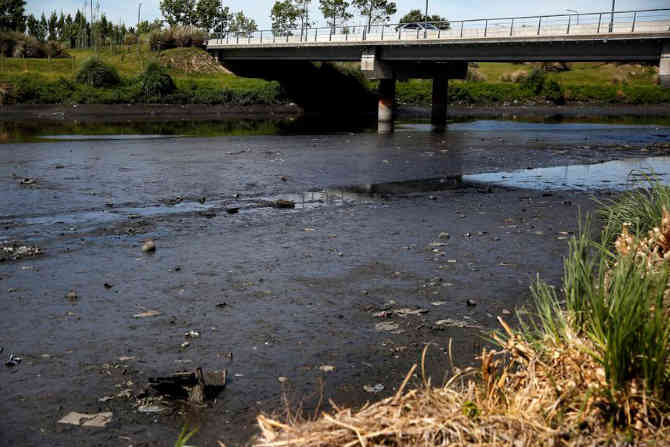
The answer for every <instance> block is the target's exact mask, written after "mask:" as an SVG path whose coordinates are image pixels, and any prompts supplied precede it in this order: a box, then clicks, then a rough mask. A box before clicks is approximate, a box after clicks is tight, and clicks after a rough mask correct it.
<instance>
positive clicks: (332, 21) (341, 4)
mask: <svg viewBox="0 0 670 447" xmlns="http://www.w3.org/2000/svg"><path fill="white" fill-rule="evenodd" d="M349 6H351V4H350V3H349V2H347V1H346V0H319V9H320V10H321V13H322V14H323V16H324V17H325V18H326V21H327V22H328V25H330V26H331V27H332V28H333V32H335V29H336V28H337V21H338V20H339V21H340V23H344V22H346V21H347V20H349V19H351V18H352V17H353V16H354V15H353V14H351V13H350V12H349Z"/></svg>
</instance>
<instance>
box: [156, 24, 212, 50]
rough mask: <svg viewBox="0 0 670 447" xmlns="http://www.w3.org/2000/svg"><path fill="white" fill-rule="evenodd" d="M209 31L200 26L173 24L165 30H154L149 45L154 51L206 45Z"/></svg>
mask: <svg viewBox="0 0 670 447" xmlns="http://www.w3.org/2000/svg"><path fill="white" fill-rule="evenodd" d="M206 40H207V33H206V32H205V31H203V30H200V29H198V28H187V27H185V26H173V27H171V28H168V29H165V30H162V31H160V30H157V31H152V32H151V34H150V35H149V45H150V47H151V50H152V51H161V50H169V49H171V48H177V47H179V48H184V47H200V48H202V47H204V44H205V41H206Z"/></svg>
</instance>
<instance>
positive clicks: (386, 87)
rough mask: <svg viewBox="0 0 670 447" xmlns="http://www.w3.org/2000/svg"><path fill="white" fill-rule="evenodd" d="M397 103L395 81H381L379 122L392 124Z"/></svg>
mask: <svg viewBox="0 0 670 447" xmlns="http://www.w3.org/2000/svg"><path fill="white" fill-rule="evenodd" d="M394 103H395V79H394V78H391V79H380V80H379V110H378V115H377V118H378V121H379V122H380V123H382V122H392V121H393V106H394Z"/></svg>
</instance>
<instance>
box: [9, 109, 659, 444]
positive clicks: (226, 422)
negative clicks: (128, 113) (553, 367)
mask: <svg viewBox="0 0 670 447" xmlns="http://www.w3.org/2000/svg"><path fill="white" fill-rule="evenodd" d="M39 123H40V122H37V124H35V123H32V124H26V123H25V122H5V123H4V127H3V129H4V130H5V132H4V134H3V135H5V137H4V141H5V143H4V144H0V188H1V190H2V191H3V193H2V197H3V200H2V201H1V202H0V227H1V228H2V232H0V246H9V245H10V244H13V245H14V246H29V247H35V246H36V247H39V249H40V252H41V253H40V254H38V255H37V256H34V257H32V256H30V257H24V258H22V259H18V260H13V259H10V258H7V257H6V258H7V259H6V260H5V261H4V262H0V296H1V297H2V298H3V303H4V312H3V318H2V320H0V347H1V348H2V349H3V352H2V353H1V354H0V355H2V356H5V357H7V358H8V357H9V355H10V353H13V354H14V355H15V356H18V357H20V358H21V361H20V363H18V364H16V365H14V366H11V367H10V366H5V365H2V366H0V368H1V369H0V376H1V379H0V387H1V388H2V391H3V393H4V398H3V400H2V403H1V404H0V411H1V412H2V414H3V416H4V417H3V418H2V420H1V421H0V439H2V440H3V441H5V442H4V444H6V445H52V446H60V445H63V446H64V445H68V446H71V445H105V446H106V445H110V446H112V445H113V446H118V445H134V446H138V445H143V446H153V445H156V446H158V445H171V444H172V443H173V442H174V440H175V439H176V438H177V435H178V433H179V431H180V430H181V428H182V427H183V426H184V425H185V424H189V426H190V427H194V426H198V427H199V432H198V434H197V435H196V437H195V438H194V439H193V440H192V442H193V444H195V445H198V446H203V447H204V446H216V445H217V443H216V441H217V440H222V441H224V442H225V443H226V445H229V446H231V445H240V444H244V443H245V442H247V441H248V440H249V439H250V437H251V436H253V434H254V433H255V430H256V428H255V425H254V420H255V417H256V415H257V414H259V413H260V412H278V413H282V412H284V411H285V410H286V408H287V406H288V407H289V408H291V409H292V410H293V411H295V410H296V409H298V408H302V409H303V411H304V414H305V415H306V416H309V415H311V414H313V412H314V411H315V410H316V409H317V408H321V409H327V408H328V407H329V404H328V403H327V402H328V399H332V400H333V401H335V402H337V403H340V404H344V405H353V406H360V405H362V404H363V403H365V402H366V401H368V400H376V399H379V398H382V397H386V396H389V395H392V394H393V393H394V390H395V389H397V387H398V386H399V385H400V383H401V382H402V379H403V378H404V376H405V374H406V372H407V371H408V370H409V369H410V367H411V365H412V364H414V363H415V362H417V361H418V360H419V357H420V355H421V351H422V350H423V348H424V346H425V345H426V344H430V347H429V349H428V354H427V362H426V374H427V376H429V377H430V378H431V380H432V382H433V383H434V384H435V383H440V382H442V381H443V380H444V378H445V377H447V376H448V375H449V373H450V370H451V368H452V367H461V368H462V367H466V366H468V365H472V364H474V363H475V359H474V356H475V355H476V354H477V353H479V352H481V349H482V347H483V346H487V344H486V343H487V342H486V339H485V332H486V331H489V330H492V329H495V328H497V325H498V323H497V318H498V317H502V318H504V319H505V320H508V321H511V322H513V321H514V315H513V313H514V311H515V310H517V309H520V308H522V307H523V306H525V305H526V306H527V305H528V303H529V297H530V293H529V285H530V283H531V282H532V281H533V280H534V279H535V278H536V277H537V276H538V275H539V276H540V277H542V278H544V279H545V280H547V281H549V282H550V283H552V284H558V283H559V280H560V277H561V274H562V271H561V265H562V257H563V256H564V255H565V254H566V253H567V242H568V239H569V237H570V236H571V235H572V234H574V232H575V231H576V230H577V227H578V215H579V214H580V213H581V214H582V215H584V214H585V213H588V212H592V211H594V210H595V209H596V208H597V205H596V202H595V201H594V199H595V200H600V201H602V200H608V199H609V198H611V197H613V196H615V195H616V194H618V193H620V191H622V190H625V189H630V188H634V187H639V186H641V185H644V183H645V182H646V181H648V179H649V176H650V175H653V176H654V177H655V178H658V179H659V180H661V181H666V179H667V178H668V175H670V158H668V154H670V127H668V125H667V123H666V122H665V118H658V117H657V118H654V117H651V118H650V117H642V118H639V119H637V120H630V119H628V120H622V121H619V122H616V121H615V122H612V119H611V118H608V119H599V117H598V116H595V117H590V119H588V120H584V119H580V120H576V119H572V120H571V119H566V120H558V121H557V120H556V119H555V117H553V118H551V119H540V118H538V117H533V119H532V120H531V119H526V120H496V119H489V118H486V117H485V118H472V119H466V118H462V119H458V120H456V121H455V122H452V123H450V125H449V126H448V128H447V130H445V131H440V132H436V131H434V129H432V128H431V126H430V125H428V124H426V123H425V122H421V121H411V120H410V121H401V122H397V123H396V125H395V131H394V132H393V133H392V134H386V135H379V134H378V133H377V132H376V129H375V128H374V125H370V124H369V123H362V124H360V125H348V126H340V127H339V128H338V127H336V128H332V127H330V128H326V127H325V126H318V125H314V124H313V123H307V124H306V123H305V122H300V121H299V120H298V121H297V122H296V120H294V119H291V120H283V119H276V120H263V121H258V120H253V119H247V120H246V121H234V122H232V121H230V120H229V121H225V122H221V121H217V120H209V121H207V122H206V123H202V122H200V123H190V122H184V121H181V124H179V123H180V122H177V121H173V122H152V123H150V125H149V124H143V126H135V125H131V124H128V123H120V122H113V123H98V124H97V125H93V124H90V125H82V124H81V123H79V124H77V123H67V124H63V125H60V126H59V125H58V124H54V123H53V121H49V122H48V123H47V122H44V123H43V125H40V124H39ZM278 201H290V202H291V203H293V207H292V208H281V207H278V206H276V204H277V203H278ZM147 239H151V240H153V241H154V242H155V244H156V251H155V252H151V253H145V252H143V251H142V250H141V247H142V245H143V243H144V242H145V241H146V240H147ZM70 292H74V293H75V295H76V298H74V299H73V296H72V295H69V294H70ZM193 332H196V333H197V334H198V336H197V337H194V336H193V335H190V336H187V335H185V334H192V333H193ZM197 367H202V368H204V369H205V370H208V371H215V370H223V369H226V370H227V373H228V374H227V378H228V383H227V386H226V388H225V390H224V391H223V392H222V393H220V394H219V395H218V396H217V397H216V399H215V400H211V401H208V402H206V404H205V405H204V406H185V405H181V404H177V403H174V402H169V401H165V402H161V403H160V408H161V410H160V411H155V412H141V411H139V409H140V408H146V406H145V407H142V398H143V395H144V394H143V393H144V391H145V389H146V388H147V383H148V378H149V377H156V376H167V375H170V374H173V373H175V372H176V371H180V370H193V369H195V368H197ZM420 380H421V379H420V378H419V377H416V378H415V379H414V383H415V384H418V383H420ZM287 402H288V403H287ZM71 411H76V412H80V413H89V414H94V413H99V412H111V413H112V418H111V422H109V423H108V424H107V425H106V426H104V427H102V428H92V427H81V426H75V425H67V424H62V423H58V421H59V420H60V419H61V418H62V417H63V416H65V415H66V414H67V413H69V412H71Z"/></svg>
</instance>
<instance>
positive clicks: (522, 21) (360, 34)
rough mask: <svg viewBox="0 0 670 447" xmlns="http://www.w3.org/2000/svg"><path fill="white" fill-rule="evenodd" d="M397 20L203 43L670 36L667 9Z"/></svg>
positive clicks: (294, 45) (410, 42) (214, 46)
mask: <svg viewBox="0 0 670 447" xmlns="http://www.w3.org/2000/svg"><path fill="white" fill-rule="evenodd" d="M397 26H398V25H374V26H372V27H371V28H369V29H368V27H367V26H354V27H338V28H331V27H328V28H311V29H305V30H290V31H286V32H284V33H282V34H278V33H276V32H273V31H272V30H263V31H256V32H254V33H242V34H239V33H238V34H227V35H225V36H223V35H221V36H217V38H214V39H210V40H209V41H208V42H207V47H208V49H235V48H259V47H264V48H273V47H274V48H278V47H279V48H300V47H339V46H362V45H398V44H403V45H417V44H419V45H426V44H431V43H435V44H446V43H457V42H462V43H465V42H467V43H490V42H494V41H504V42H509V43H513V42H527V41H529V40H530V41H546V40H557V41H560V40H572V39H574V38H593V39H602V38H617V37H619V38H621V37H628V38H639V39H644V38H658V37H666V36H667V37H670V9H663V10H645V11H626V12H617V13H615V14H614V16H612V14H610V13H593V14H573V15H558V16H538V17H519V18H506V19H481V20H467V21H460V22H450V23H449V24H448V29H440V28H446V26H447V24H446V23H439V22H436V23H434V28H435V29H433V30H429V31H425V30H419V29H417V30H405V29H401V30H397Z"/></svg>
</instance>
